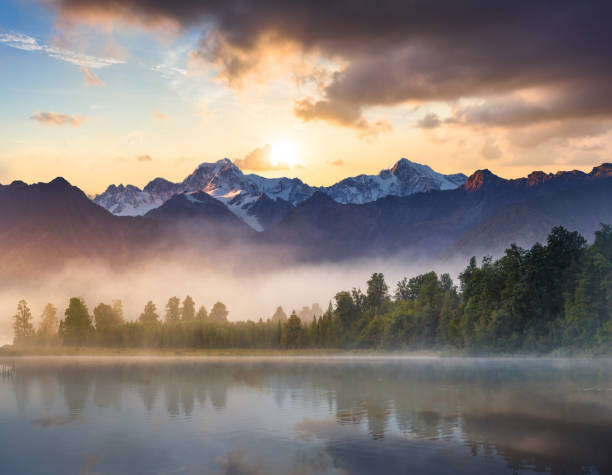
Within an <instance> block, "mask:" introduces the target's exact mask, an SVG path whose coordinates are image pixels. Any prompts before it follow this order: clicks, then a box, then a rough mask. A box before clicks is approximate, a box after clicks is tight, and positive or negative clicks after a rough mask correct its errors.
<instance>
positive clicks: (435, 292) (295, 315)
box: [13, 224, 612, 354]
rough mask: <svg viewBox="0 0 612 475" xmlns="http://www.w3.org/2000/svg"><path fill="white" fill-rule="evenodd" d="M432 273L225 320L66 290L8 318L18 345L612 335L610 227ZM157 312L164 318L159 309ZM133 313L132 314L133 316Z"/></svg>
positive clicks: (398, 342)
mask: <svg viewBox="0 0 612 475" xmlns="http://www.w3.org/2000/svg"><path fill="white" fill-rule="evenodd" d="M457 284H458V285H456V284H455V283H454V282H453V280H452V279H451V277H450V275H449V274H441V275H438V274H436V273H435V272H428V273H426V274H421V275H418V276H414V277H410V278H408V277H406V278H404V279H402V280H400V281H399V282H397V284H396V286H395V288H393V289H390V288H389V286H388V284H387V283H386V282H385V278H384V275H383V274H382V273H377V272H376V273H373V274H372V276H371V278H370V279H369V280H368V282H367V288H366V290H365V292H364V291H362V290H361V289H358V288H353V289H351V290H342V291H339V292H338V293H336V295H335V297H334V300H333V303H332V302H330V303H329V306H328V308H327V309H326V310H323V309H321V308H320V307H319V306H318V305H317V304H314V305H313V306H312V307H304V308H302V309H301V310H299V311H295V310H294V311H292V312H291V314H290V315H289V316H287V314H286V313H285V311H284V310H283V309H282V308H281V307H278V308H277V310H276V312H275V313H274V314H273V315H272V316H270V317H268V318H259V319H258V320H247V321H230V320H228V318H227V317H228V315H229V311H228V309H227V307H226V306H225V304H223V303H222V302H217V303H215V304H214V306H213V307H212V308H211V309H210V312H209V311H207V310H206V308H205V307H204V306H200V307H196V303H195V302H194V300H193V299H192V298H191V297H190V296H187V297H185V298H184V299H183V300H182V301H181V299H179V298H178V297H171V298H170V299H169V300H168V302H167V304H166V305H165V308H164V309H163V311H160V310H158V308H157V307H156V305H155V304H154V303H153V302H152V301H149V302H147V303H146V304H145V305H144V308H143V311H142V313H141V314H140V315H139V316H137V318H135V319H130V318H126V316H125V315H124V311H123V305H122V302H121V301H120V300H115V301H112V302H111V303H100V304H98V305H97V306H96V307H95V308H94V309H93V312H90V310H89V308H88V306H87V304H86V303H85V301H84V300H83V299H81V298H78V297H74V298H71V299H70V301H69V303H68V306H67V308H66V309H65V311H64V318H63V319H61V320H60V319H59V317H58V310H57V308H56V307H55V306H54V305H53V304H51V303H49V304H47V305H46V306H45V308H44V310H43V312H42V315H41V317H40V320H39V322H38V325H37V327H35V324H34V321H33V316H32V312H31V310H30V308H29V306H28V304H27V302H25V301H24V300H21V301H20V302H19V303H18V305H17V312H16V314H15V315H14V317H13V328H14V345H15V346H38V345H41V346H52V345H65V346H71V347H74V346H77V347H80V346H95V347H117V348H122V347H123V348H150V349H163V348H176V349H179V348H185V349H220V348H245V349H250V348H253V349H294V348H315V349H316V348H321V349H323V348H334V349H349V350H352V349H376V350H406V351H420V350H427V349H431V350H443V351H444V350H452V351H460V352H463V353H469V354H478V353H503V354H515V353H537V354H548V353H551V352H554V351H555V350H559V349H564V350H567V351H576V352H584V351H588V352H592V353H594V354H597V353H608V352H609V351H610V347H611V343H612V225H604V224H602V225H601V228H600V229H599V230H598V231H596V233H595V238H594V240H593V242H592V244H588V243H587V241H586V239H585V238H584V237H583V236H582V235H580V234H579V233H577V232H570V231H568V230H567V229H565V228H563V227H555V228H553V229H552V231H551V232H550V234H549V235H548V237H547V240H546V243H545V244H540V243H537V244H535V245H534V246H533V247H531V249H522V248H520V247H518V246H516V245H511V246H510V247H509V248H508V249H506V251H505V253H504V255H503V256H502V257H500V258H499V259H496V260H494V259H492V258H491V257H487V256H485V257H484V258H482V259H481V261H480V264H479V263H478V262H477V260H476V258H475V257H472V258H471V259H470V261H469V264H468V265H467V267H466V268H465V270H464V271H463V272H462V273H460V274H459V276H458V283H457ZM161 313H163V316H162V315H160V314H161ZM134 317H136V316H135V315H134Z"/></svg>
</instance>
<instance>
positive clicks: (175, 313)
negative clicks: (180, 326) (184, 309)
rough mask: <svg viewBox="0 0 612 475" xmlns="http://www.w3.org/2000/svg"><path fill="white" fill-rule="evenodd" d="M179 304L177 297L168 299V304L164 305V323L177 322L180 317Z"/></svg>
mask: <svg viewBox="0 0 612 475" xmlns="http://www.w3.org/2000/svg"><path fill="white" fill-rule="evenodd" d="M180 303H181V301H180V300H179V298H178V297H170V299H168V303H167V304H166V317H165V321H166V323H174V322H178V321H179V319H180V317H181V312H180V308H179V306H180Z"/></svg>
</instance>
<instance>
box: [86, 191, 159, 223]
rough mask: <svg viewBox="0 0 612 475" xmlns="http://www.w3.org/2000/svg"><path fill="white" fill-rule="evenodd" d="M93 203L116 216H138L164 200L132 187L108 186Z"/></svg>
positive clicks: (156, 195)
mask: <svg viewBox="0 0 612 475" xmlns="http://www.w3.org/2000/svg"><path fill="white" fill-rule="evenodd" d="M93 201H94V203H96V204H98V205H100V206H102V207H103V208H106V209H107V210H108V211H110V212H111V213H113V214H115V215H117V216H140V215H143V214H145V213H147V212H148V211H150V210H152V209H155V208H157V207H158V206H161V205H162V204H163V203H164V201H165V200H164V199H163V198H162V197H161V196H160V195H158V194H154V193H150V192H147V191H143V190H141V189H140V188H138V187H136V186H133V185H127V186H123V185H119V186H115V185H110V186H109V187H108V188H107V189H106V191H105V192H104V193H102V194H101V195H98V196H96V197H95V198H94V200H93Z"/></svg>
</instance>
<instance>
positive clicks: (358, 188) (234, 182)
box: [94, 158, 467, 231]
mask: <svg viewBox="0 0 612 475" xmlns="http://www.w3.org/2000/svg"><path fill="white" fill-rule="evenodd" d="M466 179H467V177H466V176H465V175H464V174H462V173H457V174H454V175H443V174H441V173H437V172H435V171H434V170H432V169H431V168H430V167H428V166H427V165H421V164H419V163H415V162H411V161H410V160H408V159H406V158H402V159H401V160H399V161H398V162H397V163H395V164H394V165H393V166H392V167H391V168H387V169H384V170H381V172H380V173H379V174H378V175H359V176H356V177H350V178H346V179H344V180H342V181H340V182H338V183H336V184H334V185H332V186H329V187H312V186H309V185H307V184H305V183H303V182H302V181H301V180H299V179H298V178H291V179H290V178H265V177H262V176H259V175H255V174H244V173H243V172H242V171H241V170H240V169H239V168H238V167H237V166H236V165H234V164H233V163H232V161H231V160H230V159H228V158H224V159H222V160H219V161H217V162H215V163H202V164H201V165H200V166H198V167H197V168H196V169H195V170H194V172H193V173H192V174H191V175H189V176H188V177H186V178H185V179H184V180H183V181H182V182H180V183H172V182H170V181H168V180H165V179H164V178H156V179H154V180H152V181H151V182H149V183H148V184H147V185H146V186H145V187H144V188H143V189H142V190H141V189H139V188H138V187H136V186H133V185H126V186H124V185H118V186H117V185H110V186H109V187H108V188H107V189H106V191H104V193H102V194H100V195H98V196H96V197H95V198H94V202H95V203H96V204H99V205H100V206H102V207H103V208H106V209H107V210H109V211H110V212H111V213H113V214H115V215H117V216H140V215H145V214H147V213H148V212H149V211H151V210H153V209H156V208H158V207H160V206H161V205H162V204H164V203H165V202H166V201H168V200H169V199H170V198H171V197H173V196H176V195H179V194H189V193H201V192H204V193H207V194H208V195H210V196H212V197H213V198H215V199H217V200H219V201H221V202H222V203H223V204H225V205H226V206H227V208H228V209H229V210H230V211H231V212H232V213H234V214H235V215H236V216H237V217H238V218H240V219H241V220H242V221H244V222H245V223H246V224H248V225H249V226H250V227H251V228H253V229H254V230H256V231H263V230H264V229H265V227H267V226H269V225H270V224H273V223H276V222H279V221H280V220H281V219H282V218H283V217H284V216H285V215H286V214H287V213H288V212H289V211H290V210H291V209H293V208H294V207H295V206H296V205H298V204H300V203H302V202H303V201H305V200H306V199H308V198H309V197H311V196H312V195H313V194H314V193H316V192H321V193H324V194H326V195H328V196H329V197H331V198H332V199H333V200H334V201H336V202H338V203H343V204H363V203H368V202H372V201H376V200H377V199H379V198H384V197H385V196H408V195H411V194H414V193H418V192H423V191H429V190H450V189H454V188H457V187H458V186H460V185H462V184H463V183H465V180H466Z"/></svg>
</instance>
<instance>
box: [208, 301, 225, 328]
mask: <svg viewBox="0 0 612 475" xmlns="http://www.w3.org/2000/svg"><path fill="white" fill-rule="evenodd" d="M228 315H229V312H228V311H227V308H225V304H224V303H222V302H217V303H215V304H214V305H213V308H212V310H211V311H210V316H209V318H210V320H211V321H212V322H219V323H222V322H227V316H228Z"/></svg>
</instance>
